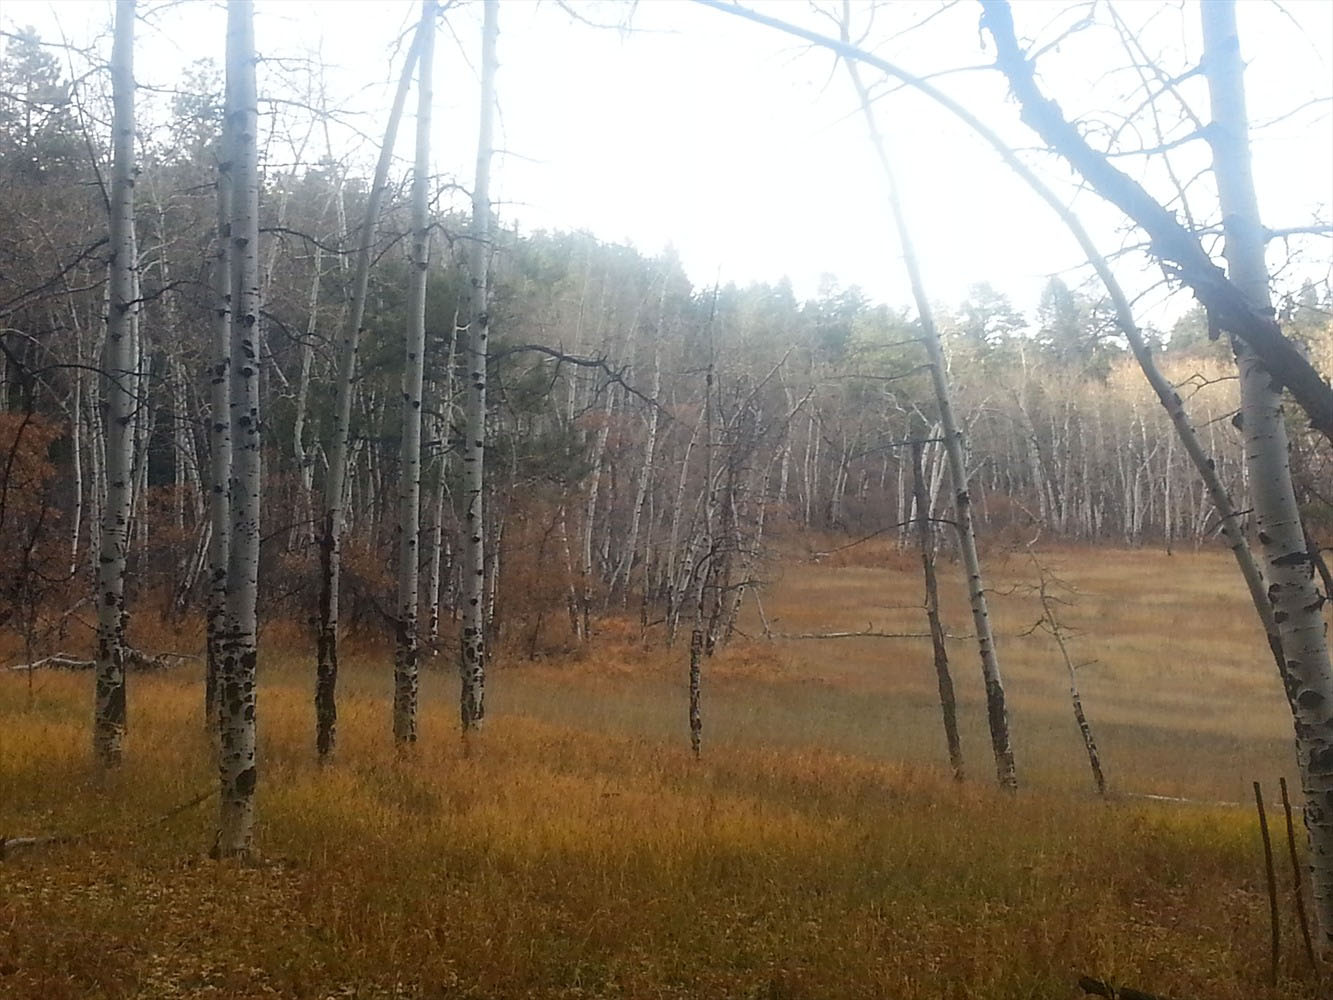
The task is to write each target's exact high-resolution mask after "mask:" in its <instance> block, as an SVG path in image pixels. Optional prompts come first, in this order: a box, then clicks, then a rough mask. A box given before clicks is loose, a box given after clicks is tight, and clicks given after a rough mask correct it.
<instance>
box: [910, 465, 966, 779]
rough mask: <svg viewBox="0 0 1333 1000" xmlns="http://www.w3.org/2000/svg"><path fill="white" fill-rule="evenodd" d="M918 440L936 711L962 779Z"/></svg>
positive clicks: (916, 483) (917, 490) (916, 468)
mask: <svg viewBox="0 0 1333 1000" xmlns="http://www.w3.org/2000/svg"><path fill="white" fill-rule="evenodd" d="M921 452H922V446H921V442H920V441H913V442H912V496H913V498H914V499H915V500H916V525H917V539H918V540H919V542H920V544H921V571H922V576H923V579H924V582H925V588H926V621H927V623H928V624H929V625H930V645H931V648H932V649H933V650H934V653H935V681H936V684H937V686H938V688H939V692H940V714H941V715H942V716H943V719H944V741H945V743H946V745H947V746H948V748H949V766H950V767H952V768H953V777H954V780H955V781H962V780H963V745H962V741H961V740H960V739H959V737H958V702H957V700H956V699H955V698H954V692H953V675H952V674H950V673H949V650H948V648H947V647H946V646H945V645H944V626H943V625H942V624H941V623H940V591H939V585H938V583H937V582H936V579H935V533H934V532H933V531H932V530H931V527H930V503H929V501H928V499H927V497H926V479H925V476H924V475H923V474H922V471H921Z"/></svg>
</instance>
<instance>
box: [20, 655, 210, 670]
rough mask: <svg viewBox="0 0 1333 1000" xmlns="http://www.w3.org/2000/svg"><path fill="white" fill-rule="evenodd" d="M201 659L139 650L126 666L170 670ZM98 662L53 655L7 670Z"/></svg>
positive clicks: (62, 667) (84, 665) (86, 667)
mask: <svg viewBox="0 0 1333 1000" xmlns="http://www.w3.org/2000/svg"><path fill="white" fill-rule="evenodd" d="M200 659H201V657H199V656H196V655H195V654H193V653H145V652H143V651H142V650H138V649H127V650H126V651H125V666H126V667H127V668H128V669H131V670H169V669H171V668H172V667H178V666H180V665H181V664H183V663H186V662H187V661H191V660H193V661H198V660H200ZM96 663H97V661H96V660H83V659H80V658H79V657H77V656H71V655H70V654H69V653H52V654H51V655H50V656H43V657H42V658H41V659H39V660H33V661H32V662H31V663H17V664H15V665H13V666H11V667H8V668H6V669H8V670H10V671H12V672H15V673H28V672H30V671H33V670H42V669H48V668H49V669H54V670H91V669H93V667H94V666H95V665H96Z"/></svg>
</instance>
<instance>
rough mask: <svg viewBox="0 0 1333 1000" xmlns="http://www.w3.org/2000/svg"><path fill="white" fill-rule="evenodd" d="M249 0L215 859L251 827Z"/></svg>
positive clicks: (239, 11)
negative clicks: (229, 533)
mask: <svg viewBox="0 0 1333 1000" xmlns="http://www.w3.org/2000/svg"><path fill="white" fill-rule="evenodd" d="M255 61H256V60H255V36H254V2H253V0H230V3H229V4H228V7H227V91H228V93H229V95H230V97H231V101H232V106H231V109H230V113H231V116H232V121H231V124H230V132H231V137H232V140H233V145H232V149H231V154H230V160H231V180H232V198H231V228H230V236H231V244H232V260H231V263H232V283H231V305H232V310H231V366H230V375H231V440H232V449H233V451H232V470H231V484H230V494H231V497H230V499H231V551H230V553H228V559H227V601H226V618H225V624H224V629H223V636H222V664H221V670H220V671H219V677H218V681H219V701H220V709H221V717H222V722H221V741H220V743H221V749H220V753H219V754H218V772H219V778H220V785H221V787H220V795H219V816H218V836H217V843H216V846H215V853H217V854H218V855H219V856H222V857H231V856H244V855H248V854H249V853H250V849H251V840H252V836H253V833H252V831H253V827H254V793H255V782H256V776H257V772H256V769H255V667H256V662H257V659H258V633H259V623H258V611H259V538H260V535H259V498H260V486H261V475H262V469H261V465H260V455H261V453H260V446H261V431H262V426H261V424H260V414H259V377H260V371H259V368H260V360H259V311H260V302H259V98H258V93H257V91H256V87H255Z"/></svg>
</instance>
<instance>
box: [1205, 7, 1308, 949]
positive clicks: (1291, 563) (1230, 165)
mask: <svg viewBox="0 0 1333 1000" xmlns="http://www.w3.org/2000/svg"><path fill="white" fill-rule="evenodd" d="M1201 12H1202V19H1203V40H1204V60H1203V65H1204V73H1205V76H1206V77H1207V79H1208V88H1209V97H1210V104H1211V107H1212V116H1213V123H1212V128H1211V130H1210V131H1209V133H1208V138H1209V142H1210V144H1211V145H1212V148H1213V173H1214V176H1215V177H1216V178H1217V187H1218V197H1219V201H1220V203H1221V207H1222V219H1223V233H1224V235H1225V239H1226V245H1225V250H1224V256H1225V257H1226V261H1227V271H1228V276H1229V277H1230V279H1231V281H1232V282H1233V283H1234V284H1235V285H1236V287H1237V288H1239V289H1240V290H1241V292H1242V293H1243V294H1244V295H1245V297H1246V298H1247V299H1248V300H1249V305H1250V306H1251V308H1252V309H1253V310H1254V312H1255V313H1256V314H1258V315H1260V316H1271V315H1272V313H1273V310H1272V302H1271V299H1270V297H1269V289H1268V269H1267V265H1266V263H1265V260H1264V247H1265V232H1264V227H1263V225H1262V222H1261V221H1260V216H1259V205H1258V200H1257V198H1256V197H1255V192H1254V179H1253V176H1252V173H1251V164H1250V137H1249V120H1248V116H1247V112H1246V107H1245V87H1244V82H1243V73H1244V64H1243V62H1242V60H1241V54H1240V39H1239V36H1238V34H1237V30H1236V7H1235V3H1234V0H1214V2H1212V3H1207V4H1203V5H1202V6H1201ZM1233 341H1234V344H1235V347H1236V360H1237V364H1238V365H1239V367H1240V378H1241V418H1242V421H1243V431H1244V434H1245V451H1246V464H1247V465H1248V466H1249V470H1250V481H1251V488H1252V492H1251V496H1252V498H1253V502H1254V509H1255V520H1256V524H1257V527H1258V535H1259V542H1260V544H1261V545H1262V547H1263V554H1264V562H1265V563H1266V566H1267V571H1268V596H1269V599H1270V600H1271V601H1272V603H1273V608H1274V618H1275V619H1276V620H1277V624H1278V630H1279V634H1280V636H1281V639H1282V650H1283V655H1284V657H1285V660H1286V683H1287V689H1288V694H1289V697H1290V699H1291V703H1292V706H1293V708H1294V711H1295V721H1296V752H1297V760H1298V763H1299V766H1300V772H1301V780H1302V783H1303V786H1304V791H1305V828H1306V831H1307V832H1308V834H1309V838H1310V876H1311V884H1312V886H1313V890H1312V894H1313V896H1314V907H1315V915H1316V917H1317V919H1318V922H1319V930H1320V947H1321V951H1322V952H1323V953H1324V954H1325V955H1329V954H1330V953H1333V668H1330V663H1329V651H1328V639H1327V634H1326V630H1327V626H1326V625H1325V622H1324V616H1323V610H1322V609H1323V604H1324V598H1323V597H1322V596H1321V595H1320V593H1319V590H1318V588H1317V586H1316V584H1315V575H1314V567H1313V565H1312V564H1311V559H1310V555H1309V552H1308V549H1307V548H1306V542H1305V533H1304V530H1303V528H1302V525H1301V517H1300V510H1299V508H1298V507H1297V504H1296V494H1295V490H1294V489H1293V487H1292V481H1291V467H1290V464H1289V457H1288V441H1287V428H1286V424H1285V423H1284V422H1283V417H1282V395H1281V391H1280V390H1279V388H1278V387H1277V386H1276V385H1275V383H1274V379H1273V377H1272V375H1271V374H1270V373H1269V372H1268V371H1267V369H1266V368H1265V367H1264V365H1263V364H1262V363H1261V362H1260V361H1259V358H1258V356H1257V355H1256V353H1255V352H1254V351H1253V350H1252V349H1251V348H1250V346H1249V345H1248V344H1247V343H1245V342H1244V341H1242V340H1241V339H1240V338H1239V337H1238V336H1237V337H1233Z"/></svg>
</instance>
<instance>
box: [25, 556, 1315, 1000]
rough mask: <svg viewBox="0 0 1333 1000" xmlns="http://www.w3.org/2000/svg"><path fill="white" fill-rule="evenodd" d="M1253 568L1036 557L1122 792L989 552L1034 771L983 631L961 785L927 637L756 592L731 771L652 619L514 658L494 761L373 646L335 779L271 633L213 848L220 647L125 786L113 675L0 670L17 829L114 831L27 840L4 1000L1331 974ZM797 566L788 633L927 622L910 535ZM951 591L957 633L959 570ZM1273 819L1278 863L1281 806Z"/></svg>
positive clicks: (993, 995) (790, 577)
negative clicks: (1298, 825) (986, 701)
mask: <svg viewBox="0 0 1333 1000" xmlns="http://www.w3.org/2000/svg"><path fill="white" fill-rule="evenodd" d="M1228 558H1229V557H1228V556H1227V555H1226V554H1225V553H1218V552H1207V553H1193V552H1180V553H1177V554H1175V555H1171V556H1167V555H1164V554H1162V553H1161V552H1159V551H1157V552H1154V551H1147V550H1141V551H1133V552H1107V551H1098V550H1087V551H1080V550H1061V551H1057V552H1052V553H1046V554H1045V555H1044V556H1043V560H1044V561H1045V562H1046V564H1047V565H1048V566H1049V568H1050V570H1051V571H1052V572H1055V573H1057V574H1058V575H1059V576H1060V577H1061V578H1062V579H1064V580H1066V581H1068V582H1069V583H1070V584H1072V585H1073V586H1074V587H1075V588H1076V592H1074V593H1072V594H1070V595H1067V596H1068V599H1069V602H1070V603H1069V604H1068V605H1067V606H1063V607H1062V608H1061V613H1062V615H1063V617H1064V618H1065V619H1066V621H1067V623H1068V624H1069V625H1071V626H1074V627H1077V629H1078V630H1079V631H1078V634H1077V635H1076V636H1075V638H1074V640H1073V647H1074V650H1075V653H1076V655H1077V656H1078V657H1079V659H1080V661H1088V663H1089V665H1087V666H1085V667H1084V668H1082V670H1081V684H1082V687H1083V695H1084V700H1085V705H1086V708H1087V711H1088V714H1089V716H1090V719H1091V721H1092V724H1093V726H1094V727H1095V730H1096V734H1097V736H1098V738H1099V740H1100V742H1101V744H1102V750H1103V755H1104V762H1105V766H1106V768H1107V772H1108V777H1109V779H1110V782H1111V786H1112V790H1113V794H1112V798H1111V800H1110V801H1108V802H1102V801H1100V800H1099V799H1097V798H1096V797H1095V796H1094V795H1093V794H1092V785H1091V781H1090V778H1089V777H1088V772H1087V765H1086V761H1085V759H1084V758H1083V756H1082V747H1081V744H1080V742H1079V736H1078V731H1077V729H1076V728H1075V726H1074V723H1073V719H1072V714H1071V712H1070V708H1069V701H1068V694H1067V684H1066V680H1065V674H1064V670H1063V667H1062V666H1061V664H1060V661H1059V659H1058V654H1057V651H1056V649H1055V647H1054V646H1053V644H1052V643H1051V641H1050V639H1049V637H1047V636H1045V635H1043V634H1041V633H1040V632H1031V631H1030V628H1031V626H1032V624H1033V622H1035V621H1036V619H1037V617H1038V611H1037V607H1036V602H1035V600H1034V598H1033V596H1032V595H1031V593H1030V592H1029V590H1028V589H1027V586H1028V585H1029V584H1030V583H1031V582H1032V581H1033V580H1034V578H1035V577H1034V570H1033V567H1032V566H1031V564H1030V563H1029V561H1028V559H1027V557H1026V555H1024V554H1019V553H1016V554H1013V555H1009V556H997V557H993V558H992V559H991V562H990V569H991V573H992V577H993V580H992V582H993V585H994V588H995V594H994V598H993V599H994V608H993V611H994V616H995V620H996V623H997V627H998V629H999V630H1000V643H1001V645H1000V653H1001V662H1002V665H1003V667H1004V669H1005V672H1006V681H1007V684H1008V689H1009V693H1010V699H1011V702H1010V704H1011V713H1012V721H1013V728H1014V736H1015V747H1016V753H1017V757H1018V765H1019V769H1020V780H1022V782H1023V789H1022V790H1021V791H1020V792H1019V793H1018V794H1017V795H1004V794H1001V793H1000V792H998V791H996V790H995V789H994V781H993V778H992V769H991V765H990V760H989V756H988V744H987V739H986V735H985V721H984V711H983V706H982V702H981V682H980V672H979V669H978V666H977V662H976V655H975V652H974V651H973V650H971V649H970V648H969V645H968V643H967V642H966V641H965V640H964V639H958V640H956V641H953V642H951V644H950V645H951V653H952V655H953V659H954V675H955V682H956V685H957V687H958V691H959V697H960V712H961V721H962V724H963V739H964V752H965V754H966V762H967V769H968V780H967V781H966V782H965V783H963V784H962V785H956V784H955V783H954V782H952V781H951V780H950V778H949V777H948V771H947V767H946V766H945V764H946V762H945V759H944V740H943V736H942V733H941V727H940V722H939V709H938V705H937V702H936V698H935V682H934V676H933V672H932V668H931V665H930V659H929V644H928V642H926V641H925V640H920V639H876V638H852V639H830V640H790V639H779V640H776V641H772V642H768V641H764V640H763V639H762V638H760V637H759V633H760V631H761V626H760V623H759V620H758V617H757V615H755V614H754V613H753V611H751V612H750V613H749V614H748V615H747V617H746V619H745V622H744V624H743V627H744V629H745V631H746V634H747V635H746V637H740V638H738V639H737V640H736V641H735V642H734V643H733V644H732V645H731V646H730V647H728V648H727V649H726V650H725V651H724V652H723V653H721V654H720V655H719V656H718V657H716V658H715V659H714V660H712V661H710V662H709V663H708V664H707V665H706V668H705V669H706V672H705V696H704V697H705V703H704V713H705V716H704V718H705V723H704V724H705V731H704V755H703V759H702V760H700V761H695V760H692V759H691V758H690V755H689V753H688V749H687V748H688V741H687V739H686V735H687V734H686V731H685V691H684V671H685V656H686V652H685V649H684V648H683V647H684V643H681V644H680V645H679V646H678V648H675V649H670V650H668V649H665V648H663V646H662V644H661V642H660V637H657V638H654V639H653V640H652V641H650V642H649V643H648V645H647V647H645V646H644V644H643V643H641V642H640V638H639V630H638V626H637V624H636V623H627V622H622V621H617V620H610V621H606V622H604V623H603V625H602V634H601V635H600V636H599V637H598V639H597V641H596V643H595V644H594V645H593V646H592V647H591V648H590V649H588V650H586V651H584V652H583V653H582V654H580V655H577V656H557V655H548V656H543V657H538V658H536V659H534V660H529V659H528V658H527V655H526V652H525V651H524V652H520V651H518V649H517V646H518V645H522V644H521V643H520V644H516V648H515V650H514V651H513V652H512V653H510V654H509V655H507V656H504V657H502V658H501V660H500V662H498V663H497V664H496V666H495V669H494V670H493V672H492V677H491V686H490V687H491V702H490V704H491V715H490V718H489V720H488V723H487V729H486V731H485V733H484V734H483V737H482V739H481V740H480V742H479V743H478V744H476V745H474V746H473V748H472V752H471V753H470V754H468V755H465V754H464V752H463V748H462V746H461V744H460V741H459V735H458V727H457V722H456V708H455V697H456V680H455V678H454V676H453V674H452V672H451V671H450V670H448V669H445V668H444V667H443V666H442V667H441V668H440V669H438V670H436V669H431V670H429V671H428V672H427V676H426V677H425V679H424V682H423V698H424V701H423V707H422V717H421V733H422V737H421V742H420V744H419V745H418V746H417V748H416V749H415V751H414V752H413V753H412V754H411V755H410V756H408V757H406V758H399V757H398V756H396V755H395V753H394V751H393V749H392V747H391V745H390V739H389V680H390V677H389V674H390V668H391V664H390V657H389V655H388V654H387V653H386V652H383V651H380V650H377V649H375V648H373V647H363V648H361V649H360V650H359V651H358V652H357V653H356V654H355V655H353V656H351V657H349V662H347V663H346V665H345V668H344V681H343V685H342V692H343V694H342V702H341V718H340V733H341V743H340V749H339V753H338V757H337V760H336V761H335V763H334V764H333V765H332V766H330V767H326V768H322V769H321V768H320V767H318V766H317V765H316V764H315V762H314V755H313V752H312V747H311V742H312V738H313V737H312V731H313V721H312V712H311V709H310V707H309V704H310V699H311V690H312V679H311V674H312V664H311V662H310V660H311V656H310V654H309V653H308V652H307V651H306V650H304V649H303V648H302V639H301V637H300V635H299V634H298V633H297V632H296V631H295V630H293V629H290V628H280V627H278V626H273V627H272V628H270V630H269V632H268V634H267V635H266V636H265V645H264V647H263V649H264V651H263V659H262V662H261V673H262V691H261V703H260V727H261V730H260V732H261V743H262V760H263V771H262V777H261V786H260V804H259V808H260V814H261V818H262V821H261V826H260V829H259V839H260V844H261V849H262V856H261V858H260V859H259V860H258V861H257V862H255V863H252V864H247V865H240V864H235V863H223V864H219V863H215V862H212V861H209V860H207V850H208V846H209V840H210V836H211V832H210V831H211V823H212V807H213V803H212V802H207V803H205V804H203V805H201V806H199V807H196V808H193V809H187V810H184V811H181V812H179V813H176V814H174V815H169V816H168V815H167V814H168V813H169V812H170V810H171V809H172V808H173V806H175V805H177V804H179V803H181V802H184V801H187V800H189V799H191V798H192V797H194V796H195V795H197V794H198V793H199V792H200V791H201V790H205V789H207V788H208V787H209V786H210V782H211V781H212V777H211V770H210V765H209V748H208V742H207V740H206V738H205V736H204V734H203V727H202V720H201V709H200V701H201V695H200V681H199V677H198V676H197V671H194V670H189V669H186V670H182V671H173V672H165V673H160V674H156V675H135V676H133V677H132V678H131V680H132V682H133V687H132V689H131V705H130V713H131V715H130V723H131V727H132V737H131V741H130V744H129V748H128V754H127V762H126V764H125V766H124V767H123V768H122V769H121V770H120V771H119V772H117V773H114V774H112V775H110V776H102V775H99V774H98V772H97V771H96V769H95V768H94V767H93V766H92V764H91V762H90V760H89V753H88V750H87V743H88V728H89V718H90V715H91V678H90V677H88V676H86V675H79V674H66V673H56V672H41V673H37V674H35V675H32V676H28V675H24V674H15V673H5V674H0V835H5V836H23V835H33V834H79V835H86V836H80V838H79V839H77V840H74V841H73V842H70V843H66V844H57V845H48V846H44V847H41V848H37V849H27V850H15V851H12V852H11V853H10V855H9V856H8V857H7V858H6V859H5V860H4V861H3V862H2V863H0V997H4V998H5V1000H9V998H15V1000H19V998H34V1000H35V998H42V1000H47V998H50V1000H65V998H70V1000H72V998H104V997H105V998H112V997H114V998H144V1000H147V998H155V997H191V998H224V997H297V998H312V1000H313V998H342V997H348V998H350V997H361V998H381V997H383V998H388V997H403V998H427V997H442V998H443V997H485V998H506V997H569V998H574V997H579V998H582V997H623V998H658V997H661V998H682V1000H684V998H711V997H718V998H721V997H734V998H756V1000H758V998H772V1000H777V998H790V1000H799V998H830V1000H831V998H838V1000H843V998H853V997H885V998H903V1000H911V998H951V1000H952V998H956V1000H963V998H967V1000H998V998H1020V997H1021V998H1051V1000H1064V998H1072V997H1074V996H1076V995H1077V994H1078V991H1077V990H1076V989H1075V987H1074V985H1073V984H1074V982H1075V981H1076V979H1077V977H1078V976H1079V975H1080V974H1092V975H1096V976H1099V977H1102V978H1105V979H1108V980H1113V981H1115V982H1117V983H1122V984H1126V985H1131V986H1136V987H1139V988H1140V989H1146V990H1150V991H1152V992H1154V993H1160V994H1163V995H1165V996H1170V997H1175V998H1179V1000H1191V998H1197V1000H1241V998H1246V1000H1250V998H1260V1000H1278V998H1284V1000H1313V998H1315V997H1316V996H1317V995H1319V993H1318V991H1317V989H1316V987H1315V986H1314V985H1313V984H1312V983H1311V982H1310V980H1309V977H1308V974H1307V973H1306V972H1305V970H1304V969H1303V967H1302V961H1301V959H1300V955H1299V952H1298V951H1297V949H1296V948H1295V947H1294V946H1293V944H1292V942H1293V940H1294V925H1293V923H1292V920H1291V919H1290V917H1288V918H1287V923H1286V926H1284V932H1285V937H1284V943H1285V944H1284V946H1285V949H1286V954H1285V957H1284V964H1283V973H1282V981H1281V982H1280V984H1279V985H1278V986H1277V987H1276V988H1274V987H1271V986H1269V985H1268V983H1267V977H1268V970H1267V951H1268V921H1267V901H1266V897H1265V894H1264V889H1263V878H1262V871H1263V869H1262V853H1261V848H1260V841H1259V833H1258V829H1257V825H1256V821H1255V818H1254V814H1253V810H1252V808H1251V807H1249V806H1247V805H1243V804H1242V803H1245V802H1247V797H1248V796H1249V794H1250V781H1251V780H1253V779H1255V778H1259V779H1262V780H1263V781H1264V782H1265V785H1266V787H1270V788H1271V789H1272V791H1273V792H1274V793H1275V792H1276V784H1277V778H1278V776H1279V775H1287V776H1288V778H1289V779H1290V778H1291V777H1292V770H1293V769H1292V761H1291V750H1290V743H1291V738H1290V722H1289V720H1288V719H1287V718H1286V717H1285V713H1284V704H1283V699H1282V695H1281V690H1280V687H1279V685H1278V682H1277V680H1276V677H1275V675H1274V670H1273V667H1272V664H1271V661H1269V660H1267V659H1266V650H1265V647H1264V644H1263V641H1262V636H1261V634H1260V633H1259V631H1258V628H1257V626H1256V624H1255V623H1254V620H1253V613H1252V612H1251V611H1250V610H1248V609H1247V606H1246V604H1245V595H1244V592H1243V589H1242V587H1241V586H1240V583H1239V579H1238V577H1237V575H1236V574H1235V572H1234V570H1233V568H1232V567H1231V566H1230V565H1229V564H1228V562H1227V559H1228ZM766 573H767V575H768V576H769V578H770V580H771V583H770V585H769V587H768V589H767V590H766V592H765V595H764V610H765V611H766V614H767V618H768V620H769V623H770V625H771V627H772V629H773V630H775V631H776V632H780V633H788V634H791V633H802V632H816V631H856V630H861V629H866V628H867V627H869V626H873V630H875V631H904V632H919V631H922V630H923V628H924V620H923V615H922V613H921V610H920V607H919V604H920V596H919V592H918V583H917V580H918V576H917V574H916V565H915V562H914V561H913V560H912V559H911V558H909V557H907V556H904V555H901V554H899V553H897V552H896V551H895V550H894V548H893V546H891V545H887V544H879V543H877V542H869V543H866V544H865V545H863V546H859V547H856V548H854V549H849V550H844V551H842V552H839V553H834V554H832V555H827V556H824V557H822V558H820V559H818V560H812V559H811V558H809V556H808V553H799V552H798V553H790V554H789V556H788V557H787V558H785V559H784V560H782V561H781V562H780V563H775V564H774V565H772V566H770V567H768V568H767V570H766ZM942 585H943V586H944V588H945V594H944V597H945V611H946V622H947V623H948V625H949V627H950V628H951V630H952V631H953V632H954V633H956V634H960V635H962V634H965V633H966V632H967V631H968V628H967V620H966V615H965V607H964V606H963V604H962V603H961V583H960V581H959V580H958V579H957V576H956V571H955V570H954V569H953V568H952V567H946V576H945V579H944V581H943V582H942ZM176 641H177V642H178V643H179V644H181V645H186V644H188V643H191V642H194V641H196V637H194V636H192V635H189V634H186V635H183V636H181V637H179V638H178V639H177V640H176ZM442 659H443V658H442ZM1144 795H1158V796H1175V797H1180V798H1187V799H1191V800H1195V801H1192V802H1188V803H1175V802H1163V801H1158V800H1152V799H1147V798H1143V797H1141V796H1144ZM164 817H165V818H164ZM1273 830H1274V834H1275V836H1276V837H1277V838H1278V843H1279V845H1281V846H1282V847H1283V848H1284V849H1285V839H1284V837H1285V835H1284V833H1283V832H1282V830H1281V827H1280V815H1279V818H1278V821H1276V822H1275V823H1274V826H1273ZM1280 860H1281V858H1280ZM1279 871H1280V874H1282V875H1283V881H1282V888H1283V890H1284V894H1285V892H1286V890H1287V887H1288V881H1287V879H1288V878H1289V875H1287V874H1286V872H1285V869H1280V870H1279Z"/></svg>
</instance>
